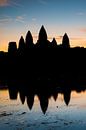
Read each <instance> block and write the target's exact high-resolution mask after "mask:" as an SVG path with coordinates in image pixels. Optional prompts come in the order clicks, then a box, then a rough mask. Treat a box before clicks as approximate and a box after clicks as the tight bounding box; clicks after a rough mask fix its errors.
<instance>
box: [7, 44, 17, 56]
mask: <svg viewBox="0 0 86 130" xmlns="http://www.w3.org/2000/svg"><path fill="white" fill-rule="evenodd" d="M8 53H9V54H10V55H15V54H16V53H17V45H16V42H10V43H9V46H8Z"/></svg>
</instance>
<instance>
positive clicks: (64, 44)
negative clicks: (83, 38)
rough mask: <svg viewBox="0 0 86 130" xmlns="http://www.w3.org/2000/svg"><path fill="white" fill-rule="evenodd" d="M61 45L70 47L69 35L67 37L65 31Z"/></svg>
mask: <svg viewBox="0 0 86 130" xmlns="http://www.w3.org/2000/svg"><path fill="white" fill-rule="evenodd" d="M62 47H63V48H70V42H69V37H68V35H67V33H65V34H64V36H63V40H62Z"/></svg>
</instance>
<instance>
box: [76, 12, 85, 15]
mask: <svg viewBox="0 0 86 130" xmlns="http://www.w3.org/2000/svg"><path fill="white" fill-rule="evenodd" d="M76 15H78V16H84V12H78V13H76Z"/></svg>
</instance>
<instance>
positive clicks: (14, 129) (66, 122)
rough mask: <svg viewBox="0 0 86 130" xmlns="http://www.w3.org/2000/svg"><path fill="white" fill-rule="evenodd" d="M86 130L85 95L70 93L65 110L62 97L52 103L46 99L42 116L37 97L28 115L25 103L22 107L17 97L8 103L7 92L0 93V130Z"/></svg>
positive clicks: (83, 93) (61, 95) (59, 96)
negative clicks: (45, 107) (46, 103)
mask: <svg viewBox="0 0 86 130" xmlns="http://www.w3.org/2000/svg"><path fill="white" fill-rule="evenodd" d="M58 129H59V130H64V129H66V130H76V129H77V130H86V91H84V92H79V93H77V92H76V91H72V92H71V99H70V103H69V105H68V106H67V105H66V104H65V102H64V96H63V94H61V93H59V94H58V98H57V100H56V101H55V100H54V98H53V97H50V99H49V105H48V109H47V111H46V113H45V114H43V112H42V110H41V107H40V102H39V98H38V96H36V95H35V97H34V105H33V108H32V110H31V111H30V110H29V108H28V105H27V102H26V101H25V103H24V105H22V103H21V100H20V95H19V94H18V98H17V100H11V99H10V97H9V91H8V90H0V130H58Z"/></svg>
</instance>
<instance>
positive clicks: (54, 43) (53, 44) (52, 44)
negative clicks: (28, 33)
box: [51, 38, 57, 48]
mask: <svg viewBox="0 0 86 130" xmlns="http://www.w3.org/2000/svg"><path fill="white" fill-rule="evenodd" d="M51 47H52V48H56V47H57V42H56V39H55V38H53V40H52V42H51Z"/></svg>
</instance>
